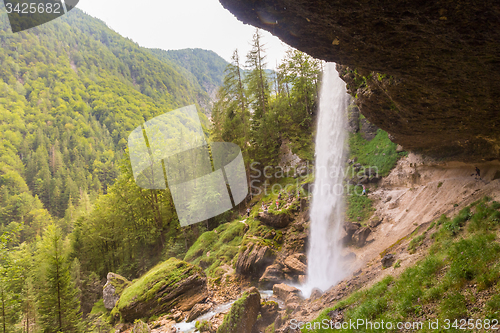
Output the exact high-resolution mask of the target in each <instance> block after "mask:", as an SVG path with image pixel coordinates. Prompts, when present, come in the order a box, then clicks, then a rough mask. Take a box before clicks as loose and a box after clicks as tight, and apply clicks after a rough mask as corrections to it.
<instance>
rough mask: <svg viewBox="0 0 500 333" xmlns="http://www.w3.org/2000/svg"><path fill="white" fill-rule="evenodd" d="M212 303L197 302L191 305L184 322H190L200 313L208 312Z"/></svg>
mask: <svg viewBox="0 0 500 333" xmlns="http://www.w3.org/2000/svg"><path fill="white" fill-rule="evenodd" d="M212 305H213V304H212V303H198V304H195V306H193V308H192V309H191V311H189V314H188V315H187V318H186V322H188V323H189V322H190V321H193V320H195V319H196V318H198V317H199V316H201V315H202V314H204V313H206V312H208V310H210V308H212Z"/></svg>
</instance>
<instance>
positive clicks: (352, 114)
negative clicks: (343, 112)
mask: <svg viewBox="0 0 500 333" xmlns="http://www.w3.org/2000/svg"><path fill="white" fill-rule="evenodd" d="M347 118H348V121H347V130H348V131H349V133H352V134H356V133H358V132H359V108H358V107H357V106H356V104H354V103H352V104H351V105H349V113H348V116H347Z"/></svg>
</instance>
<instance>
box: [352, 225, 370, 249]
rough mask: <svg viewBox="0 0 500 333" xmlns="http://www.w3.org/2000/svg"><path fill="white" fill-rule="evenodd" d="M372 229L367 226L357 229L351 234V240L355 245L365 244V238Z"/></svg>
mask: <svg viewBox="0 0 500 333" xmlns="http://www.w3.org/2000/svg"><path fill="white" fill-rule="evenodd" d="M371 232H372V230H371V229H370V228H369V227H365V228H360V229H358V230H357V231H356V232H355V233H354V235H352V242H353V243H354V245H355V246H357V247H362V246H363V245H365V242H366V239H367V238H368V236H369V235H370V233H371Z"/></svg>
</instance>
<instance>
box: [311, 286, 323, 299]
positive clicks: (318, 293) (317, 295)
mask: <svg viewBox="0 0 500 333" xmlns="http://www.w3.org/2000/svg"><path fill="white" fill-rule="evenodd" d="M322 295H323V292H322V291H321V290H319V289H318V288H314V289H313V291H312V292H311V296H309V299H310V300H311V301H314V300H315V299H318V298H320V297H321V296H322Z"/></svg>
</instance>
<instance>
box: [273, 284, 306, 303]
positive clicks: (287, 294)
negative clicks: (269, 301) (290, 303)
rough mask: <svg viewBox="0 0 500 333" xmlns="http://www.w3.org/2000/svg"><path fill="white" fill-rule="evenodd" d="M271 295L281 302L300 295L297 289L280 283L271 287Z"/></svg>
mask: <svg viewBox="0 0 500 333" xmlns="http://www.w3.org/2000/svg"><path fill="white" fill-rule="evenodd" d="M273 295H274V296H275V297H277V298H279V299H281V300H282V301H287V300H289V299H291V298H296V297H300V295H301V293H300V290H299V289H297V288H295V287H292V286H289V285H287V284H284V283H281V284H275V285H274V286H273Z"/></svg>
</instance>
